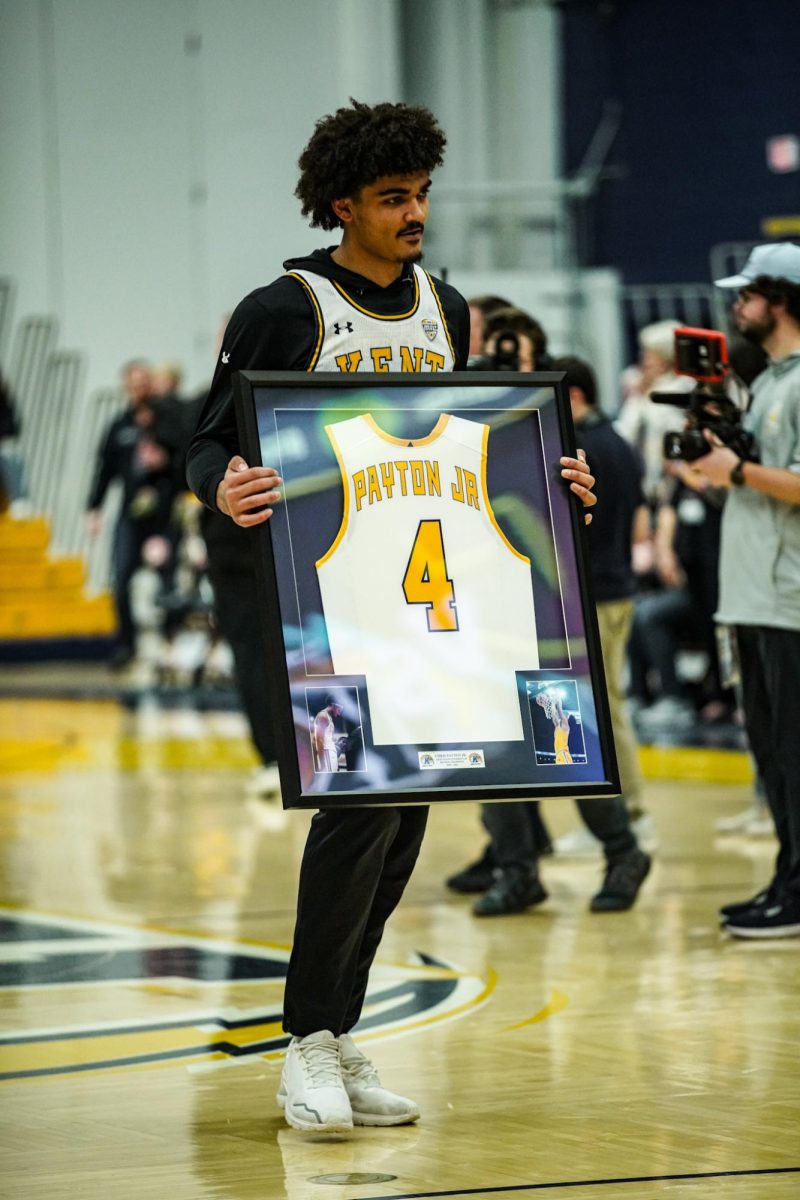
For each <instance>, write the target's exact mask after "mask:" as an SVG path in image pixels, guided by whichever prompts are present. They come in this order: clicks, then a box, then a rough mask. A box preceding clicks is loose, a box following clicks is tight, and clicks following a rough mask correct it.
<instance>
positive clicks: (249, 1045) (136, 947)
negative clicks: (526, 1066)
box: [0, 910, 493, 1081]
mask: <svg viewBox="0 0 800 1200" xmlns="http://www.w3.org/2000/svg"><path fill="white" fill-rule="evenodd" d="M288 961H289V950H288V949H285V948H283V947H277V946H269V945H262V944H257V945H253V944H249V943H245V942H232V941H220V940H214V939H210V938H199V937H191V936H183V935H181V934H174V933H169V932H162V931H158V930H150V929H136V928H128V927H126V926H122V925H114V924H109V923H101V922H94V921H75V920H66V919H61V918H54V917H48V916H38V915H37V916H33V915H29V914H21V913H17V912H14V911H12V910H0V995H2V994H5V995H6V996H8V995H9V993H14V992H22V991H24V992H26V993H27V994H28V997H29V999H30V1000H31V1003H29V1004H19V1005H18V1006H14V1005H6V1006H5V1011H6V1014H7V1017H6V1020H7V1021H8V1019H9V1018H14V1017H16V1018H17V1019H19V1014H20V1013H22V1012H25V1011H27V1012H29V1013H36V1012H44V1011H46V1010H47V1011H57V1012H58V1013H59V1020H58V1023H57V1024H54V1025H41V1026H38V1025H37V1026H35V1027H34V1025H33V1024H30V1025H29V1026H28V1027H21V1028H16V1029H13V1030H9V1029H8V1027H7V1026H6V1029H5V1030H3V1032H0V1081H3V1080H11V1079H15V1080H18V1079H25V1078H36V1077H41V1076H53V1075H71V1074H77V1073H85V1072H97V1071H107V1070H112V1069H114V1070H119V1069H121V1068H128V1069H132V1068H144V1067H151V1068H152V1067H153V1066H170V1065H173V1066H174V1065H178V1064H181V1063H182V1064H184V1065H187V1066H196V1067H198V1068H200V1067H203V1068H205V1069H207V1068H209V1067H212V1066H214V1065H225V1064H232V1063H234V1062H236V1061H241V1060H243V1059H246V1058H248V1057H261V1058H270V1057H278V1056H279V1055H281V1054H282V1053H283V1051H284V1050H285V1048H286V1046H287V1044H288V1042H289V1035H288V1034H286V1033H284V1031H283V1029H282V1027H281V1000H282V996H283V982H284V979H285V977H286V968H287V965H288ZM492 989H493V982H492V981H491V980H488V981H487V980H484V979H481V978H479V977H477V976H475V975H468V974H466V973H465V972H463V971H460V970H459V969H458V968H457V967H454V966H453V965H452V964H450V963H447V962H444V961H443V960H441V959H437V958H433V957H431V956H430V955H427V954H423V953H420V954H418V955H417V956H416V961H415V962H411V963H408V964H402V965H385V964H376V966H375V967H374V968H373V971H372V974H371V976H370V986H369V990H368V992H367V999H366V1003H365V1006H364V1011H363V1014H362V1018H361V1021H360V1022H359V1024H358V1027H357V1029H356V1033H357V1034H358V1035H368V1037H369V1039H370V1040H372V1039H373V1038H374V1039H376V1040H377V1039H378V1038H380V1037H386V1036H391V1035H395V1034H399V1033H404V1032H411V1031H413V1030H416V1029H419V1028H423V1027H425V1026H427V1025H431V1024H434V1023H437V1022H440V1021H444V1020H448V1019H452V1018H454V1017H457V1016H462V1015H465V1014H466V1013H468V1012H472V1011H473V1010H474V1009H475V1008H476V1007H477V1006H478V1005H480V1004H481V1003H483V1002H484V1001H485V1000H487V999H488V997H489V995H490V994H491V991H492ZM40 996H41V1003H39V998H40ZM98 1014H102V1015H98Z"/></svg>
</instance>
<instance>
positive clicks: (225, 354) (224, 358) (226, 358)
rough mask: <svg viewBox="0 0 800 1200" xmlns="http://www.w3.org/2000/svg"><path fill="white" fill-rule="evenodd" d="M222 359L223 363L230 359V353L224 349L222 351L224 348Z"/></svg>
mask: <svg viewBox="0 0 800 1200" xmlns="http://www.w3.org/2000/svg"><path fill="white" fill-rule="evenodd" d="M222 361H223V362H224V363H226V362H230V361H231V356H230V354H228V353H226V351H224V350H223V351H222Z"/></svg>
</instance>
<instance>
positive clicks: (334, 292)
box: [289, 265, 455, 371]
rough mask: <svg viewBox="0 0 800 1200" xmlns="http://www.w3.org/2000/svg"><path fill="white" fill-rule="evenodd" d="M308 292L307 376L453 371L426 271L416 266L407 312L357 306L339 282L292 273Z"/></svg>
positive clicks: (449, 348)
mask: <svg viewBox="0 0 800 1200" xmlns="http://www.w3.org/2000/svg"><path fill="white" fill-rule="evenodd" d="M289 277H290V278H291V279H297V280H298V281H299V282H300V283H301V284H302V285H303V287H304V288H305V289H306V292H307V294H308V297H309V299H310V301H311V306H312V308H313V309H314V315H315V318H316V322H317V340H316V344H315V346H314V352H313V354H312V357H311V362H310V363H309V365H308V369H309V371H452V369H453V367H454V365H455V354H454V351H453V346H452V342H451V340H450V333H449V331H448V328H447V322H446V321H445V318H444V312H443V310H442V306H441V304H440V302H439V297H438V295H437V293H436V286H435V284H434V282H433V280H432V279H431V277H430V275H428V273H427V272H426V271H423V270H422V268H421V267H418V266H416V265H415V266H414V293H413V296H412V299H411V302H410V304H409V308H408V311H407V312H404V313H399V314H397V315H395V316H388V317H387V316H381V315H380V314H379V313H373V312H370V311H369V309H367V308H364V307H363V306H362V305H361V304H359V303H358V300H357V298H356V297H353V296H351V295H350V294H349V293H348V292H346V291H345V290H344V288H343V287H342V286H341V284H339V283H337V282H336V280H335V279H326V278H325V277H324V276H323V275H315V274H314V273H313V272H311V271H290V272H289Z"/></svg>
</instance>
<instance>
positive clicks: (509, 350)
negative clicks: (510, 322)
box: [467, 329, 519, 371]
mask: <svg viewBox="0 0 800 1200" xmlns="http://www.w3.org/2000/svg"><path fill="white" fill-rule="evenodd" d="M467 370H468V371H518V370H519V334H518V333H515V331H514V330H513V329H503V330H502V331H501V332H500V333H498V334H497V336H496V338H495V344H494V353H493V354H476V355H473V357H472V358H470V359H469V361H468V362H467Z"/></svg>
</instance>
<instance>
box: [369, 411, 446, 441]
mask: <svg viewBox="0 0 800 1200" xmlns="http://www.w3.org/2000/svg"><path fill="white" fill-rule="evenodd" d="M362 419H363V420H364V421H366V423H367V425H369V427H370V429H371V430H372V432H373V433H374V434H376V435H377V436H378V437H379V438H381V440H382V441H384V442H390V443H391V444H392V445H393V446H429V445H430V443H431V442H435V441H436V439H437V438H438V437H441V435H442V434H443V433H444V431H445V429H446V427H447V423H448V421H449V420H450V415H449V413H442V415H441V416H440V417H439V420H438V421H437V422H436V424H435V425H434V427H433V429H432V430H431V431H430V433H429V434H427V436H426V437H423V438H416V439H413V438H399V437H392V435H391V434H390V433H386V431H385V430H384V429H381V427H380V425H379V424H378V423H377V421H376V420H375V418H374V417H373V415H372V413H362Z"/></svg>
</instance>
